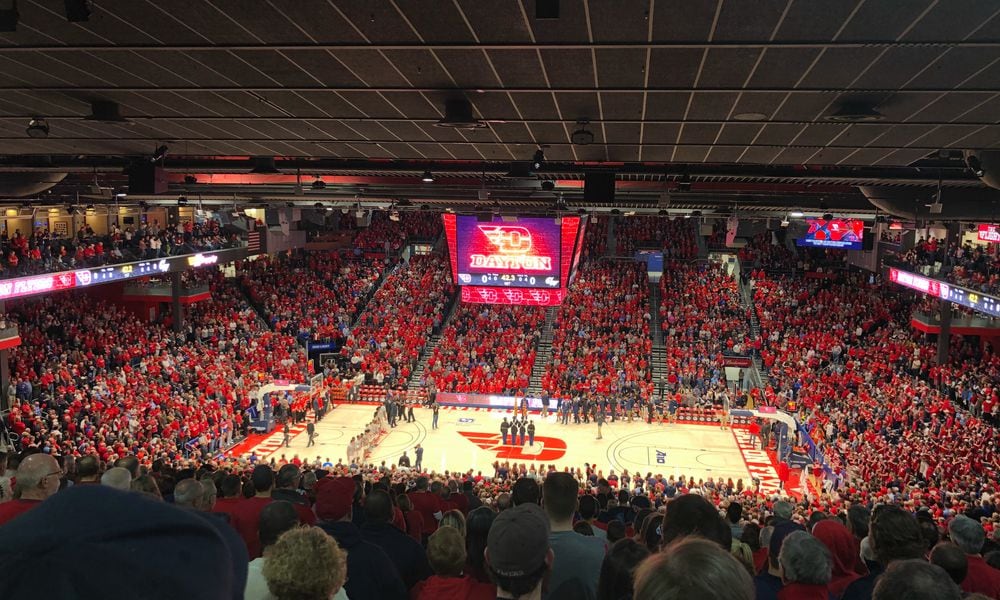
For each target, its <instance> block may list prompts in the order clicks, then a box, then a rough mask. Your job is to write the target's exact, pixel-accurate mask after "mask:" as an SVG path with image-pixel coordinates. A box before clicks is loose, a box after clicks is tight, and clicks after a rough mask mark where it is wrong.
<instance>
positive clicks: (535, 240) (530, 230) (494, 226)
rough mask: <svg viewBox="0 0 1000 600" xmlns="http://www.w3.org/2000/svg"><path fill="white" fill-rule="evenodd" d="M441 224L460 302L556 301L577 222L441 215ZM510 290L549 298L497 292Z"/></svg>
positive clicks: (572, 254)
mask: <svg viewBox="0 0 1000 600" xmlns="http://www.w3.org/2000/svg"><path fill="white" fill-rule="evenodd" d="M443 219H444V229H445V233H446V235H447V237H448V249H449V252H450V254H451V268H452V276H453V277H454V279H455V282H456V283H457V284H458V285H459V286H462V288H463V294H462V299H463V300H464V301H466V302H490V303H504V304H541V305H552V304H559V303H560V302H561V301H562V298H563V297H564V295H565V293H564V291H565V288H566V287H567V286H568V285H569V276H570V275H571V274H572V271H573V268H575V266H576V265H575V264H574V262H575V261H578V260H579V252H578V248H577V246H578V245H580V244H581V243H582V240H583V236H582V235H580V233H581V231H582V227H583V220H582V219H581V218H580V217H576V216H567V217H561V218H553V217H511V216H503V217H501V216H495V217H486V218H483V217H481V216H476V215H455V214H445V215H444V216H443ZM574 259H575V260H574ZM515 289H521V290H525V291H528V290H539V291H541V290H549V291H551V292H552V293H511V292H502V290H515ZM473 292H475V293H473Z"/></svg>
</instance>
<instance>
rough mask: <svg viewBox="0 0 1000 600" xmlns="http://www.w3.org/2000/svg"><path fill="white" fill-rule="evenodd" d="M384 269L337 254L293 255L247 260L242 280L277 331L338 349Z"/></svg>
mask: <svg viewBox="0 0 1000 600" xmlns="http://www.w3.org/2000/svg"><path fill="white" fill-rule="evenodd" d="M383 266H384V265H383V264H381V263H376V262H373V261H369V260H365V259H353V258H347V257H345V256H344V255H343V254H342V253H340V252H336V251H315V252H311V251H293V252H290V253H282V254H279V255H277V256H275V257H272V256H270V255H268V256H263V257H260V258H259V259H258V260H254V261H248V262H247V263H246V264H245V265H244V267H243V269H242V270H241V272H240V279H241V282H242V284H243V286H244V288H245V289H246V290H247V293H248V294H249V296H250V298H251V299H252V300H253V301H254V302H256V303H258V304H259V305H260V306H261V307H262V309H263V311H264V313H265V315H266V318H267V319H268V320H269V321H270V325H271V326H272V327H273V328H274V329H275V330H276V331H280V332H282V333H285V334H287V335H292V336H296V337H299V338H304V339H311V340H314V341H321V340H322V341H327V340H332V341H333V342H335V343H337V345H338V346H339V345H340V344H341V343H342V342H343V340H344V338H346V336H347V334H348V332H349V330H350V326H351V323H352V321H353V320H354V318H355V316H356V315H357V314H358V312H359V310H360V309H361V308H362V307H363V305H364V303H365V302H366V301H367V299H368V297H369V296H370V294H371V293H372V292H373V291H374V289H375V283H376V281H377V280H378V278H379V275H380V274H381V271H382V268H383Z"/></svg>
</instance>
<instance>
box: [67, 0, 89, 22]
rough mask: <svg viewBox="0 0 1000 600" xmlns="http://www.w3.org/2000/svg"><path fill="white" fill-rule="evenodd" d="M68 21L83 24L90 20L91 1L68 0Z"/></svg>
mask: <svg viewBox="0 0 1000 600" xmlns="http://www.w3.org/2000/svg"><path fill="white" fill-rule="evenodd" d="M66 20H67V21H69V22H70V23H83V22H85V21H89V20H90V0H66Z"/></svg>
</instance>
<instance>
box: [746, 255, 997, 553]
mask: <svg viewBox="0 0 1000 600" xmlns="http://www.w3.org/2000/svg"><path fill="white" fill-rule="evenodd" d="M754 286H755V294H756V297H757V307H758V309H759V312H760V314H761V329H762V336H763V338H764V340H765V345H764V348H763V350H762V354H763V357H764V362H765V364H768V365H769V366H770V375H771V377H770V379H771V387H772V388H773V389H772V390H770V392H771V395H772V397H771V399H772V400H774V401H775V402H776V403H778V404H779V405H781V406H784V407H786V408H788V409H790V410H793V411H796V412H797V413H798V415H799V418H800V420H801V421H802V422H804V423H805V424H806V427H807V429H809V431H810V437H811V438H812V439H813V440H814V441H815V443H816V444H817V445H818V447H819V449H820V451H821V452H822V453H823V456H824V458H825V460H826V463H827V464H828V466H829V469H830V475H829V476H828V478H827V480H826V489H825V490H816V492H817V493H816V494H815V496H814V497H813V506H814V508H816V509H817V510H825V511H834V512H835V511H837V510H839V509H841V508H843V507H845V506H848V505H850V504H854V503H863V504H873V503H880V502H890V503H898V504H901V505H903V506H905V507H907V508H909V509H910V510H912V511H916V510H921V511H926V512H927V513H928V515H929V516H930V517H931V518H932V519H934V520H935V522H938V523H940V522H943V521H944V520H946V519H948V518H949V517H951V516H954V515H955V514H959V513H962V512H966V511H970V510H971V511H976V510H979V509H980V508H981V506H983V503H984V501H986V500H988V499H989V498H990V497H991V496H992V494H993V493H995V492H996V490H997V488H998V486H1000V480H998V479H997V473H998V472H1000V454H998V453H997V432H996V429H995V425H996V424H997V423H998V420H997V416H998V410H1000V401H998V397H997V392H996V385H995V381H996V378H997V374H998V369H1000V360H998V359H997V357H996V356H995V355H994V354H992V353H991V352H988V351H984V348H983V347H982V346H981V345H980V344H978V343H975V340H973V339H963V338H961V337H960V336H958V337H956V338H955V339H954V340H953V347H952V352H951V360H950V361H949V362H948V363H946V364H941V365H939V364H937V363H936V361H935V355H936V344H934V343H930V342H929V341H928V340H926V339H925V337H924V336H923V334H920V333H918V332H914V331H913V330H912V329H911V328H910V325H909V315H910V313H911V310H912V307H913V305H914V303H915V302H916V298H915V296H914V295H913V294H912V293H910V292H908V291H903V290H897V289H892V288H888V287H881V288H875V287H870V286H867V285H865V283H864V280H863V278H862V276H861V275H844V276H842V277H841V278H838V279H837V280H829V279H810V278H801V279H797V280H792V279H784V280H781V281H769V280H755V281H754ZM824 492H826V493H824ZM981 517H982V518H984V521H983V526H984V527H985V528H986V530H987V532H988V533H990V534H992V533H993V532H994V531H997V530H998V529H1000V521H998V516H997V515H996V514H995V513H994V512H993V511H992V510H990V511H988V512H987V513H984V514H978V516H977V519H979V518H981Z"/></svg>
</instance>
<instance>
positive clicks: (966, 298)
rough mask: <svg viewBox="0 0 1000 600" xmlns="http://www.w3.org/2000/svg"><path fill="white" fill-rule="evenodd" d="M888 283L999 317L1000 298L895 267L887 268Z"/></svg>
mask: <svg viewBox="0 0 1000 600" xmlns="http://www.w3.org/2000/svg"><path fill="white" fill-rule="evenodd" d="M889 281H891V282H893V283H895V284H898V285H901V286H903V287H907V288H910V289H911V290H916V291H918V292H923V293H924V294H927V295H928V296H932V297H934V298H940V299H941V300H947V301H948V302H954V303H955V304H958V305H960V306H964V307H966V308H971V309H972V310H975V311H979V312H981V313H983V314H985V315H989V316H991V317H1000V298H995V297H993V296H990V295H988V294H984V293H982V292H977V291H975V290H970V289H966V288H964V287H961V286H957V285H954V284H951V283H948V282H946V281H940V280H937V279H930V278H928V277H924V276H922V275H917V274H915V273H910V272H908V271H903V270H901V269H897V268H895V267H889Z"/></svg>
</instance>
